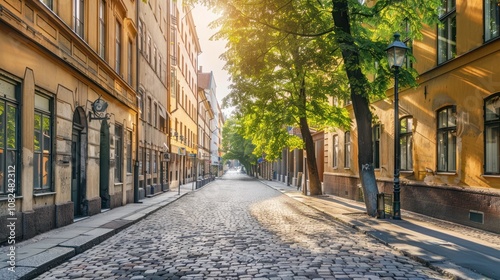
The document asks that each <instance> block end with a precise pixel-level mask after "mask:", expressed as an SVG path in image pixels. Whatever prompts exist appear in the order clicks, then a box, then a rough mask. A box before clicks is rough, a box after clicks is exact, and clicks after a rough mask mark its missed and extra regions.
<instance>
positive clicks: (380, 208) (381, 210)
mask: <svg viewBox="0 0 500 280" xmlns="http://www.w3.org/2000/svg"><path fill="white" fill-rule="evenodd" d="M377 219H385V203H384V193H379V194H377Z"/></svg>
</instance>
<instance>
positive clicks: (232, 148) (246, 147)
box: [222, 118, 257, 172]
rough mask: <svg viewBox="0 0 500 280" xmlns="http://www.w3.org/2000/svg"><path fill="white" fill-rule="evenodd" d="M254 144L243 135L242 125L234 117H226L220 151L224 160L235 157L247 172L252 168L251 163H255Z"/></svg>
mask: <svg viewBox="0 0 500 280" xmlns="http://www.w3.org/2000/svg"><path fill="white" fill-rule="evenodd" d="M254 150H255V145H253V144H252V141H251V140H249V139H245V138H244V137H243V132H242V126H241V125H240V124H239V123H238V122H237V119H235V118H228V119H227V120H226V121H225V123H224V128H223V130H222V151H223V152H224V155H223V156H222V159H223V160H224V161H227V160H230V159H237V160H238V161H239V162H240V163H241V164H242V165H243V166H245V169H246V170H247V172H249V171H250V170H252V165H254V164H256V163H257V156H256V155H255V154H254Z"/></svg>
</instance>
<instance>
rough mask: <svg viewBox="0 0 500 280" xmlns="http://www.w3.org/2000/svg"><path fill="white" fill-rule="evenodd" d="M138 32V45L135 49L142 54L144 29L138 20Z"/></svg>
mask: <svg viewBox="0 0 500 280" xmlns="http://www.w3.org/2000/svg"><path fill="white" fill-rule="evenodd" d="M138 29H139V31H138V34H137V35H138V38H137V39H138V45H137V47H138V48H139V51H140V52H141V53H142V50H143V49H144V34H143V32H144V27H143V23H142V20H139V27H138Z"/></svg>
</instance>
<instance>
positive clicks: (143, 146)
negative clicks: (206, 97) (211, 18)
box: [137, 1, 170, 198]
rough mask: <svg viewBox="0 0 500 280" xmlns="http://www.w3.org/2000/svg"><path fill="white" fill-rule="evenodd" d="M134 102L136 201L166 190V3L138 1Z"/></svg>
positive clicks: (167, 118) (167, 17)
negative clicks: (136, 109)
mask: <svg viewBox="0 0 500 280" xmlns="http://www.w3.org/2000/svg"><path fill="white" fill-rule="evenodd" d="M138 2H139V4H138V15H139V19H138V66H139V68H138V89H137V94H138V101H139V109H140V114H139V117H140V121H139V129H138V135H137V138H138V139H139V141H138V142H139V149H138V155H137V158H138V163H139V166H138V177H139V178H138V179H139V183H138V184H139V193H140V197H141V198H143V197H144V196H151V195H155V194H157V193H160V192H162V191H167V190H169V185H168V162H169V160H170V147H169V145H170V143H169V138H168V126H169V122H170V118H169V114H168V111H167V110H168V108H169V106H168V104H169V103H168V102H169V101H170V99H169V98H168V75H167V73H169V72H170V71H168V64H167V61H168V59H169V57H168V53H167V51H168V47H169V45H168V37H167V36H168V35H169V33H170V25H169V22H170V16H169V8H170V5H169V2H168V1H148V2H147V3H146V2H143V1H138Z"/></svg>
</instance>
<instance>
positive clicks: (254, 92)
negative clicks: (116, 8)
mask: <svg viewBox="0 0 500 280" xmlns="http://www.w3.org/2000/svg"><path fill="white" fill-rule="evenodd" d="M201 2H203V3H206V4H208V5H210V6H211V7H214V9H216V10H217V11H220V12H222V16H221V18H220V19H219V20H218V21H217V22H215V23H214V24H215V25H218V26H219V27H220V32H219V33H218V34H217V35H216V36H215V38H225V39H227V40H228V42H229V43H228V47H229V49H228V51H227V52H226V53H225V54H224V55H223V57H222V58H223V59H225V60H226V62H227V64H226V66H227V69H228V71H229V73H230V74H231V75H232V79H233V89H232V92H231V95H230V97H229V101H228V104H230V105H233V106H234V105H236V106H239V110H240V112H241V114H242V116H246V117H247V116H248V115H251V114H252V113H253V114H255V111H256V109H255V108H256V107H257V108H258V109H260V110H262V111H263V110H265V111H266V112H265V114H270V115H272V114H273V111H271V112H269V110H273V109H274V110H275V111H274V113H276V112H283V114H284V115H286V116H282V117H281V118H272V120H275V121H276V122H278V120H282V125H281V126H279V125H277V126H276V127H274V128H281V129H284V126H286V125H294V124H297V123H298V124H299V126H300V127H301V132H302V136H303V140H304V142H305V148H306V151H307V154H308V155H311V154H313V151H314V150H311V147H312V144H311V142H312V139H311V138H309V137H308V134H309V125H311V124H310V123H309V122H311V123H314V126H313V127H318V128H320V129H322V128H323V127H324V126H322V125H326V124H327V123H328V124H329V125H332V126H335V125H337V126H339V125H340V126H342V125H345V122H344V121H343V116H344V113H343V112H342V110H341V109H339V108H335V107H331V106H327V103H326V101H327V100H328V99H327V98H328V96H337V97H339V98H344V97H350V99H351V101H352V104H353V109H354V114H355V118H356V124H357V132H358V146H359V147H364V148H363V149H359V153H358V167H359V170H360V180H361V184H362V187H363V190H364V197H365V203H366V208H367V211H368V214H369V215H372V216H374V215H376V197H377V194H378V188H377V185H376V180H375V174H374V170H373V150H372V140H371V126H372V113H371V111H370V107H369V104H370V101H371V100H374V99H376V98H380V97H383V96H384V95H385V91H386V90H387V88H388V87H389V82H390V81H391V78H392V77H393V74H392V72H391V69H389V68H388V65H387V63H386V61H385V60H386V58H385V57H386V53H385V48H386V47H387V46H388V45H389V43H390V41H391V39H392V34H393V32H395V31H399V32H402V33H404V34H403V35H404V36H403V37H404V38H408V39H409V40H411V39H415V38H417V39H418V38H420V37H421V29H422V27H423V25H424V24H425V23H433V22H436V20H437V13H438V11H439V6H440V4H441V1H440V0H381V1H376V2H371V1H370V2H369V4H365V3H364V2H365V1H357V0H331V1H330V0H316V1H309V0H296V1H282V0H270V1H255V0H241V1H231V2H230V3H227V1H219V0H204V1H201ZM332 19H333V21H332ZM416 75H417V73H415V71H414V70H413V69H411V68H408V69H406V68H403V69H401V72H400V78H401V79H400V82H401V86H411V85H415V84H416V83H415V77H416ZM259 106H262V107H259ZM273 106H275V107H273ZM276 106H278V107H276ZM249 108H250V109H249ZM275 116H276V114H275ZM332 116H334V118H336V120H335V121H336V124H335V121H333V120H332V119H331V117H332ZM247 118H248V117H247ZM250 119H251V118H250ZM263 119H266V118H265V117H261V118H260V119H259V120H263ZM293 120H295V121H296V122H293ZM325 120H328V121H326V122H325ZM256 122H257V123H258V121H256ZM249 124H252V125H253V126H252V131H249V133H254V134H257V133H259V132H260V131H259V130H258V129H257V128H259V126H257V125H255V122H253V123H252V122H249ZM309 135H310V134H309ZM269 139H270V141H272V140H274V138H269ZM313 169H314V168H313ZM311 171H312V172H314V170H311V169H309V172H310V173H311ZM312 177H313V176H311V178H312ZM312 183H313V184H315V182H312ZM311 191H312V188H311ZM311 193H312V194H315V193H316V192H311Z"/></svg>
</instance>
